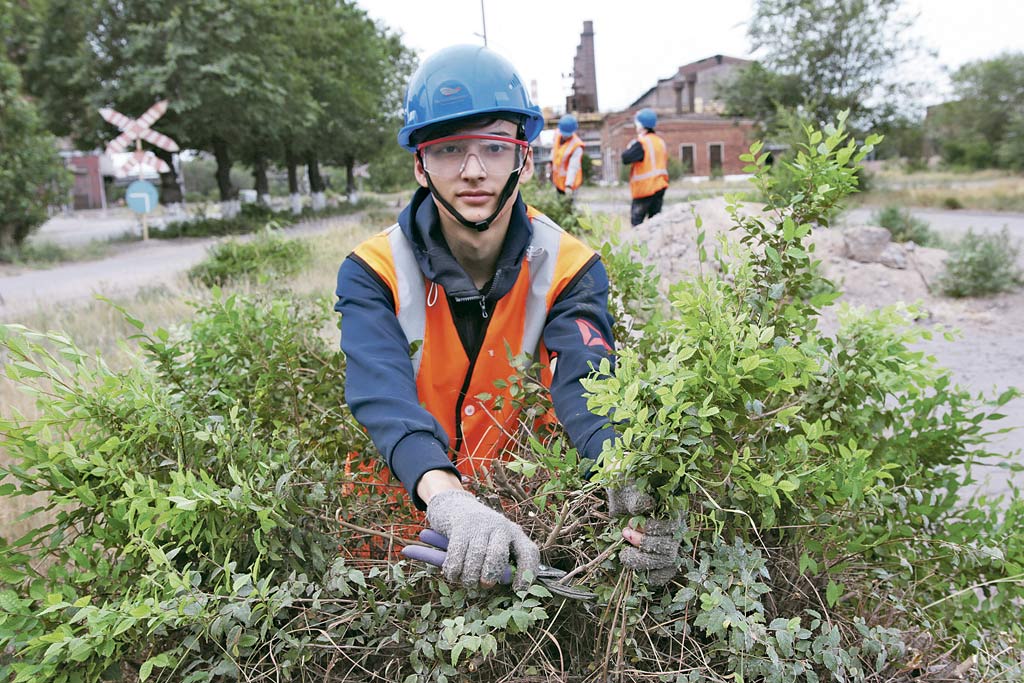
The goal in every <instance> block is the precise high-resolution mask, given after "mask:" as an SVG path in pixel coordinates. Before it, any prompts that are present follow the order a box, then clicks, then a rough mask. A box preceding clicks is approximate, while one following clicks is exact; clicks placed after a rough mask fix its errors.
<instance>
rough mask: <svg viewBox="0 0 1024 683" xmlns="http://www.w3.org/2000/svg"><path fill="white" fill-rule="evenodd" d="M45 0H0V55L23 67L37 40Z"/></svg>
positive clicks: (44, 14) (44, 10)
mask: <svg viewBox="0 0 1024 683" xmlns="http://www.w3.org/2000/svg"><path fill="white" fill-rule="evenodd" d="M44 16H46V0H0V49H2V53H0V56H6V58H7V60H8V61H10V62H11V63H12V64H14V65H15V66H16V67H18V68H24V66H25V63H26V62H27V61H28V59H29V57H30V55H31V54H32V53H33V52H34V50H35V49H36V44H37V41H38V40H39V35H40V28H41V27H42V24H43V22H42V19H43V17H44Z"/></svg>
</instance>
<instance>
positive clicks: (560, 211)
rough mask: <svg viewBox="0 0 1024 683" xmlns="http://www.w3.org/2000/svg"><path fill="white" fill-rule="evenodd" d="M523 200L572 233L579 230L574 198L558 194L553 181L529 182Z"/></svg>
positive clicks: (524, 190)
mask: <svg viewBox="0 0 1024 683" xmlns="http://www.w3.org/2000/svg"><path fill="white" fill-rule="evenodd" d="M522 193H523V201H524V202H526V203H527V204H529V205H530V206H532V207H533V208H535V209H537V210H538V211H540V212H541V213H542V214H544V215H545V216H547V217H548V218H550V219H551V220H553V221H554V222H555V223H557V224H558V225H560V226H561V227H562V228H563V229H564V230H566V231H568V232H571V233H578V232H579V228H580V225H579V218H578V216H577V213H576V204H575V203H574V202H573V200H572V198H570V197H567V196H566V195H564V194H558V191H556V190H555V187H554V185H552V184H551V183H547V182H545V183H540V182H537V183H527V184H526V185H524V186H523V189H522Z"/></svg>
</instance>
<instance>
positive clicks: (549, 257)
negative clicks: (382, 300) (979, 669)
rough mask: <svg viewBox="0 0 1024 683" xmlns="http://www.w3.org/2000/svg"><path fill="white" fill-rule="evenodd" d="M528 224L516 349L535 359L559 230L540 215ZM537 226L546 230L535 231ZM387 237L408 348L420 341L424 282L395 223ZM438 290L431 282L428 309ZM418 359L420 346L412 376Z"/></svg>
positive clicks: (542, 327)
mask: <svg viewBox="0 0 1024 683" xmlns="http://www.w3.org/2000/svg"><path fill="white" fill-rule="evenodd" d="M532 223H533V239H532V240H531V241H530V246H528V247H527V248H526V256H525V258H526V261H527V263H529V272H530V289H529V293H528V295H527V300H526V322H525V325H524V328H523V337H522V343H521V344H520V348H521V349H523V350H524V351H527V350H528V351H529V353H531V354H533V355H534V356H536V352H537V350H538V348H539V346H540V337H541V333H542V332H543V331H544V321H545V320H546V319H547V315H548V305H547V296H548V292H549V291H550V289H551V284H552V282H553V281H554V274H555V264H556V263H557V261H558V251H559V247H560V246H561V236H562V234H563V231H562V229H561V228H560V227H558V226H557V225H555V224H554V223H552V222H551V220H550V219H549V218H548V217H547V216H545V215H543V214H537V215H536V216H535V217H533V220H532ZM538 224H539V225H540V226H541V227H542V228H547V229H540V230H538V229H537V228H538ZM387 235H388V243H389V245H390V246H391V254H392V258H393V259H394V263H395V274H396V276H397V277H396V284H397V288H398V296H397V297H396V301H395V306H396V307H397V308H398V311H397V316H398V323H399V324H400V325H401V326H402V331H403V332H405V338H406V339H407V340H408V341H409V344H410V347H411V346H412V344H414V343H415V342H417V341H421V340H423V333H424V331H425V328H426V324H427V317H426V316H427V314H426V311H427V305H426V304H427V292H426V283H425V282H424V278H423V274H422V273H421V272H420V267H419V264H418V263H416V256H415V254H413V251H412V245H410V244H409V240H408V239H407V238H406V237H405V233H403V232H402V229H401V227H400V226H399V225H398V224H395V225H394V226H392V227H391V228H389V229H388V230H387ZM438 289H439V287H438V286H437V285H436V284H435V283H431V297H430V298H431V301H430V305H431V306H433V305H434V303H435V298H436V297H437V291H438ZM422 358H423V346H422V345H420V347H419V348H418V349H416V352H415V354H414V355H413V357H412V367H413V374H415V375H418V374H419V371H420V362H421V361H422Z"/></svg>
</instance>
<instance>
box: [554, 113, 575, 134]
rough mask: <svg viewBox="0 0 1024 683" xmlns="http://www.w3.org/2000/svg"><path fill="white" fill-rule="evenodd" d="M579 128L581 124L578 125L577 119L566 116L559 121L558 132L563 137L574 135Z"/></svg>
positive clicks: (570, 115) (569, 115)
mask: <svg viewBox="0 0 1024 683" xmlns="http://www.w3.org/2000/svg"><path fill="white" fill-rule="evenodd" d="M579 127H580V124H578V123H576V117H575V116H573V115H572V114H566V115H565V116H563V117H562V118H560V119H558V132H559V133H561V134H562V135H572V134H573V133H575V132H576V129H577V128H579Z"/></svg>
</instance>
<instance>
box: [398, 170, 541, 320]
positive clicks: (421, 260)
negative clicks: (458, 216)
mask: <svg viewBox="0 0 1024 683" xmlns="http://www.w3.org/2000/svg"><path fill="white" fill-rule="evenodd" d="M398 223H399V225H400V226H401V228H402V232H403V233H404V234H405V236H406V238H407V239H408V240H409V242H410V243H411V244H412V245H413V253H414V254H415V255H416V262H417V263H418V264H419V266H420V270H421V271H423V275H424V276H425V277H426V278H427V279H428V280H430V281H431V282H436V283H437V284H439V285H441V286H442V287H444V291H445V293H446V294H448V296H450V297H454V298H456V299H459V300H465V299H480V298H482V297H483V294H482V293H481V292H480V290H478V289H477V288H476V285H474V284H473V280H472V279H471V278H470V277H469V275H467V274H466V271H465V270H463V268H462V266H460V265H459V262H458V261H456V260H455V257H454V256H453V255H452V252H451V249H450V248H449V247H448V242H447V241H445V238H444V234H443V233H442V232H441V218H440V216H439V215H438V213H437V205H436V204H434V201H433V199H432V198H431V196H430V191H429V190H427V189H426V188H423V187H421V188H419V189H418V190H416V193H415V194H413V197H412V201H411V202H409V204H408V206H406V207H405V209H403V210H402V213H401V214H399V216H398ZM532 238H533V226H532V225H531V223H530V219H529V217H528V216H527V215H526V204H525V203H524V202H523V199H522V197H521V196H520V195H518V194H517V195H516V198H515V200H514V203H513V205H512V216H511V219H510V220H509V225H508V232H507V233H506V234H505V241H504V242H502V245H501V254H499V256H498V263H497V269H496V270H495V273H494V278H493V279H492V280H491V286H490V288H489V289H488V290H487V295H486V298H487V300H488V301H497V300H498V299H500V298H501V297H503V296H505V295H506V294H508V292H509V290H511V289H512V285H514V284H515V281H516V278H518V276H519V269H520V265H521V264H522V261H523V256H524V255H525V254H526V248H527V247H528V246H529V245H530V240H531V239H532Z"/></svg>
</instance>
